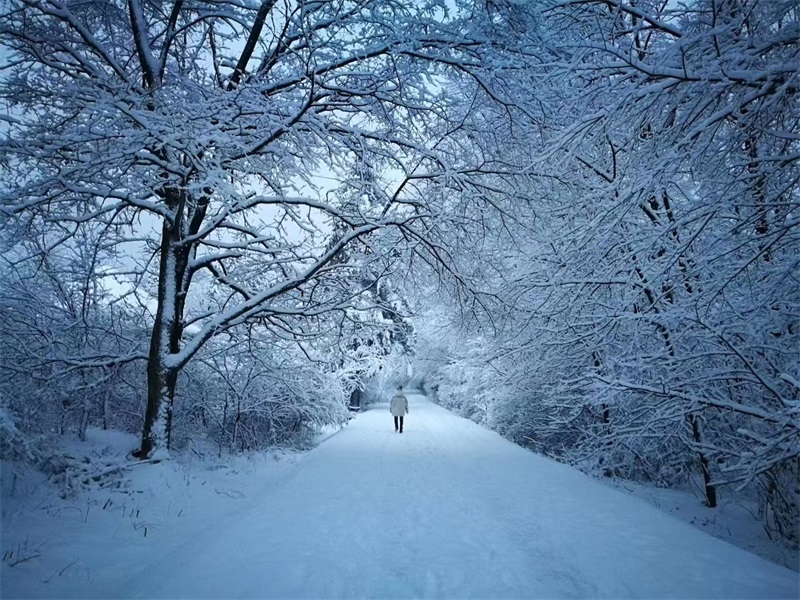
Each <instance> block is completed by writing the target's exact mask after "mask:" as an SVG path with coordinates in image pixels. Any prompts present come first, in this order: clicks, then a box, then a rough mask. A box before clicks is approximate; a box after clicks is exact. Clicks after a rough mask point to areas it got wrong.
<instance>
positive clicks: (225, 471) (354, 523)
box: [0, 396, 800, 598]
mask: <svg viewBox="0 0 800 600" xmlns="http://www.w3.org/2000/svg"><path fill="white" fill-rule="evenodd" d="M410 405H411V407H410V408H411V412H410V414H409V416H408V417H407V423H406V431H405V432H404V433H403V434H402V435H400V434H396V433H394V431H393V429H392V426H391V419H390V416H389V413H388V410H387V409H386V407H385V406H378V407H376V408H374V409H373V410H370V411H367V412H366V413H364V414H361V415H359V416H358V417H357V418H356V419H355V420H354V421H352V422H351V423H350V425H348V426H347V427H345V428H344V429H343V430H342V431H341V432H339V433H337V434H336V435H333V436H332V437H330V438H329V439H328V440H326V441H325V442H324V443H323V444H321V445H320V446H318V447H317V448H315V449H314V450H313V451H311V452H309V453H307V454H306V455H302V456H297V455H295V456H289V457H286V458H284V459H279V460H276V459H275V458H266V459H264V458H262V459H260V460H257V459H252V458H251V459H237V460H236V461H235V462H234V463H233V464H231V465H229V466H224V467H221V468H218V469H212V468H211V465H209V463H203V464H202V465H195V466H193V467H191V468H188V467H186V466H184V465H181V464H179V463H177V462H171V463H166V464H164V463H162V464H159V465H141V466H137V467H133V468H132V469H130V470H129V476H130V479H131V483H130V485H129V487H128V488H120V489H118V490H117V489H116V488H113V489H114V491H110V490H105V491H104V490H94V491H92V492H91V493H90V494H84V495H82V496H79V498H81V499H80V500H74V501H72V502H73V504H74V505H68V504H67V503H66V502H65V501H61V500H57V501H56V500H53V499H52V498H50V497H49V496H47V495H42V497H38V496H37V495H36V492H35V490H29V489H21V487H17V488H16V489H14V490H13V495H12V493H11V489H10V488H9V485H8V482H9V480H10V479H11V480H13V478H9V477H8V473H4V482H5V483H4V498H3V500H4V502H3V523H2V524H3V535H2V546H3V552H4V554H7V553H8V552H10V551H11V552H13V553H14V557H13V559H5V558H4V560H3V564H2V572H1V574H2V579H1V580H0V581H1V582H2V590H1V593H2V596H3V597H17V596H29V597H30V596H34V597H39V596H49V597H140V598H152V597H170V598H172V597H191V598H198V597H226V598H231V597H260V598H261V597H278V598H328V597H382V598H383V597H434V598H439V597H441V598H448V597H449V598H466V597H470V598H475V597H485V598H511V597H524V598H562V597H570V598H575V597H577V598H587V597H601V596H602V597H616V598H621V597H648V598H664V597H684V598H688V597H691V598H732V597H736V598H742V597H759V598H764V597H770V598H775V597H784V598H797V597H798V594H799V593H800V583H799V582H798V574H797V573H796V572H794V571H791V570H789V569H785V568H783V567H780V566H778V565H776V564H773V563H770V562H768V561H766V560H763V559H762V558H759V557H758V556H755V555H754V554H750V553H748V552H746V551H744V550H741V549H739V548H736V547H734V546H732V545H730V544H727V543H725V542H723V541H720V540H718V539H715V538H713V537H711V536H709V535H706V534H705V533H703V532H702V531H700V530H698V529H697V528H695V527H692V526H690V525H687V524H685V523H683V522H681V521H679V520H678V519H676V518H674V517H672V516H670V515H669V514H665V513H664V512H662V511H660V510H658V509H657V508H655V507H653V506H651V505H649V504H648V503H647V502H645V501H644V500H642V499H640V498H636V497H634V496H632V495H630V494H628V493H623V492H620V491H618V490H615V489H612V488H610V487H608V486H606V485H603V484H601V483H599V482H597V481H595V480H593V479H591V478H590V477H587V476H585V475H583V474H581V473H580V472H578V471H577V470H575V469H573V468H571V467H568V466H565V465H561V464H558V463H555V462H553V461H550V460H548V459H545V458H543V457H540V456H537V455H535V454H531V453H530V452H527V451H526V450H523V449H521V448H519V447H517V446H515V445H513V444H512V443H510V442H507V441H505V440H503V439H502V438H501V437H499V436H498V435H496V434H494V433H492V432H489V431H487V430H485V429H483V428H481V427H479V426H478V425H475V424H474V423H471V422H469V421H467V420H465V419H461V418H459V417H456V416H454V415H452V414H451V413H449V412H447V411H446V410H444V409H442V408H440V407H438V406H436V405H434V404H432V403H430V402H428V401H427V400H426V399H424V398H423V397H422V396H412V397H411V398H410ZM243 474H245V476H243ZM19 485H20V486H23V484H22V483H20V484H19ZM24 485H26V486H27V485H30V481H29V480H26V481H25V483H24ZM36 489H38V490H42V489H44V488H43V487H42V486H40V487H38V488H36ZM20 499H25V500H26V504H27V505H28V507H27V508H22V507H21V506H20V504H19V500H20ZM31 508H34V509H35V510H31ZM56 513H58V514H56ZM145 530H146V531H147V535H146V536H145V535H144V533H145ZM26 553H27V555H28V556H31V558H30V559H29V560H23V562H20V563H18V564H16V565H15V566H13V567H12V566H10V565H11V564H12V563H13V562H15V561H16V560H22V559H24V558H25V556H26Z"/></svg>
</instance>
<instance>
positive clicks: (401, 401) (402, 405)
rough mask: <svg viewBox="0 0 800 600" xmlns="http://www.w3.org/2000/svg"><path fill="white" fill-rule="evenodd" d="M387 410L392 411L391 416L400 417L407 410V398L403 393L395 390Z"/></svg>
mask: <svg viewBox="0 0 800 600" xmlns="http://www.w3.org/2000/svg"><path fill="white" fill-rule="evenodd" d="M389 410H391V411H392V416H395V417H402V416H403V415H405V414H406V413H407V412H408V400H406V397H405V396H404V395H403V394H401V393H400V392H397V393H396V394H395V395H394V398H392V401H391V403H390V404H389Z"/></svg>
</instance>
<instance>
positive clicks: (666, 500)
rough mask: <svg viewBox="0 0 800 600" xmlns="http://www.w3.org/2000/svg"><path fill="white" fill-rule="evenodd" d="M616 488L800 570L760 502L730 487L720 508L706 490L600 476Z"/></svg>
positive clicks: (796, 557) (719, 497)
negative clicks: (762, 514) (707, 499)
mask: <svg viewBox="0 0 800 600" xmlns="http://www.w3.org/2000/svg"><path fill="white" fill-rule="evenodd" d="M599 481H601V482H603V483H605V484H607V485H610V486H611V487H613V488H614V489H618V490H620V491H624V492H626V493H629V494H632V495H634V496H636V497H637V498H641V499H642V500H645V501H646V502H647V503H649V504H651V505H653V506H655V507H656V508H658V509H660V510H662V511H664V512H667V513H669V514H670V515H672V516H674V517H675V518H677V519H680V520H681V521H683V522H684V523H689V524H691V525H694V526H695V527H697V528H699V529H700V530H702V531H704V532H706V533H707V534H709V535H713V536H714V537H716V538H719V539H721V540H724V541H726V542H728V543H730V544H733V545H734V546H738V547H739V548H744V549H745V550H747V551H749V552H752V553H753V554H757V555H759V556H761V557H764V558H766V559H768V560H771V561H772V562H775V563H778V564H779V565H783V566H786V567H788V568H790V569H794V570H795V571H798V570H800V563H799V561H800V556H799V555H798V551H797V550H795V549H794V548H790V547H789V546H788V545H787V544H784V543H781V541H780V539H772V538H770V535H773V536H777V534H776V533H774V532H773V533H771V534H770V533H768V532H767V531H766V529H765V528H764V521H763V519H760V518H758V504H757V502H756V501H754V500H749V499H746V498H742V497H736V496H733V497H731V496H729V495H728V492H729V490H728V489H721V490H718V494H717V501H718V505H717V507H716V508H708V507H707V506H706V505H705V504H704V501H703V497H702V492H694V491H693V490H690V489H669V488H658V487H654V486H651V485H642V484H638V483H634V482H631V481H624V480H613V479H600V480H599Z"/></svg>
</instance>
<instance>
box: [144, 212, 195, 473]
mask: <svg viewBox="0 0 800 600" xmlns="http://www.w3.org/2000/svg"><path fill="white" fill-rule="evenodd" d="M175 229H176V228H175V227H173V226H172V225H171V224H170V223H168V222H166V221H165V222H164V225H163V228H162V236H161V260H160V261H159V277H158V308H157V310H156V318H155V323H154V324H153V335H152V336H151V338H150V353H149V355H148V357H147V411H146V412H145V418H144V428H143V430H142V446H141V448H140V449H139V451H138V452H136V453H135V456H137V457H138V458H141V459H146V458H153V457H155V456H158V455H166V454H167V452H168V450H169V444H170V438H171V433H172V431H171V430H172V402H173V399H174V398H175V387H176V384H177V382H178V373H179V370H180V369H179V368H178V367H177V366H175V365H173V364H172V363H171V361H170V358H171V357H172V356H173V355H175V354H177V353H178V352H179V351H180V341H181V335H182V333H183V306H184V300H185V297H186V296H185V292H183V289H184V286H183V276H184V273H185V271H186V265H187V260H188V253H187V252H186V250H185V249H184V248H183V247H182V246H180V245H179V244H178V243H177V240H174V239H173V237H174V236H176V231H175Z"/></svg>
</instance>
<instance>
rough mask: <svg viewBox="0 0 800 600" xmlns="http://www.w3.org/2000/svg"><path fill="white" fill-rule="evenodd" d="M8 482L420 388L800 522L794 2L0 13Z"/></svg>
mask: <svg viewBox="0 0 800 600" xmlns="http://www.w3.org/2000/svg"><path fill="white" fill-rule="evenodd" d="M0 50H1V52H0V64H2V69H1V70H0V97H2V103H3V104H2V108H1V109H0V133H1V134H2V135H0V248H1V249H2V258H0V353H1V354H0V458H2V459H4V460H11V461H27V462H30V463H32V464H37V463H39V462H41V461H42V460H43V459H44V458H45V457H46V456H47V455H48V453H49V452H51V451H52V448H54V447H55V446H54V444H55V441H54V440H57V439H58V438H59V437H62V436H70V435H72V436H78V437H80V438H83V437H85V436H86V432H87V429H89V428H103V429H113V430H121V431H125V432H129V433H135V434H137V435H138V436H139V438H140V440H141V442H140V444H139V446H138V447H137V448H131V451H132V459H133V457H135V458H136V459H137V460H165V459H168V458H169V456H170V452H173V453H174V452H180V451H182V450H183V449H186V448H189V447H190V446H191V445H192V444H193V443H197V442H198V440H202V441H203V443H205V444H206V445H207V447H209V448H213V449H214V451H215V452H217V453H218V454H219V455H226V454H233V453H241V452H245V451H250V450H256V449H263V448H272V447H289V446H292V447H303V446H307V445H308V444H310V443H312V440H313V439H314V436H315V432H316V431H318V430H319V428H321V427H328V426H339V425H342V424H344V423H345V422H347V420H348V419H349V417H350V411H349V410H348V405H349V404H350V402H351V398H355V397H360V398H362V399H363V402H364V403H369V402H373V401H385V400H386V398H387V394H390V393H391V389H392V386H394V385H395V384H397V383H398V382H400V383H414V384H418V385H420V386H422V387H423V388H424V389H425V391H426V392H427V394H428V395H429V397H431V398H433V399H435V401H436V402H438V403H439V404H441V405H442V406H443V407H445V408H447V409H449V410H451V411H453V412H455V413H456V414H458V415H461V416H465V417H467V418H469V419H471V420H473V421H475V422H477V423H479V424H481V425H484V426H486V427H488V428H490V429H493V430H495V431H497V432H498V433H500V434H501V435H503V436H504V437H506V438H507V439H509V440H511V441H513V442H515V443H517V444H519V445H521V446H523V447H525V448H528V449H530V450H533V451H535V452H538V453H541V454H544V455H545V456H548V457H551V458H555V459H557V460H559V461H562V462H566V463H569V464H571V465H575V466H577V467H579V468H580V469H581V470H583V471H585V472H587V473H590V474H592V475H596V476H598V477H619V478H623V479H628V480H634V481H640V482H647V483H648V484H652V485H655V486H660V487H673V486H681V485H686V484H687V482H699V486H700V490H701V493H702V496H703V498H704V501H705V502H706V504H707V505H708V506H709V507H714V506H715V505H716V504H717V502H718V498H719V496H720V495H724V494H727V493H737V494H739V493H744V494H749V495H751V496H752V497H754V498H757V499H758V503H759V517H760V518H761V519H763V522H764V524H765V527H767V529H768V531H769V532H771V534H772V535H774V536H775V537H776V538H782V539H784V540H785V541H786V542H788V543H789V544H792V545H794V546H795V547H796V546H797V544H798V541H799V540H798V535H799V534H798V531H799V530H798V523H799V522H800V252H799V250H800V244H798V242H799V241H800V239H799V238H800V161H799V160H798V159H799V158H800V73H799V70H798V68H797V67H798V64H800V7H799V6H798V4H797V2H796V1H795V0H684V1H672V0H169V1H167V0H4V1H3V2H2V11H0Z"/></svg>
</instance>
